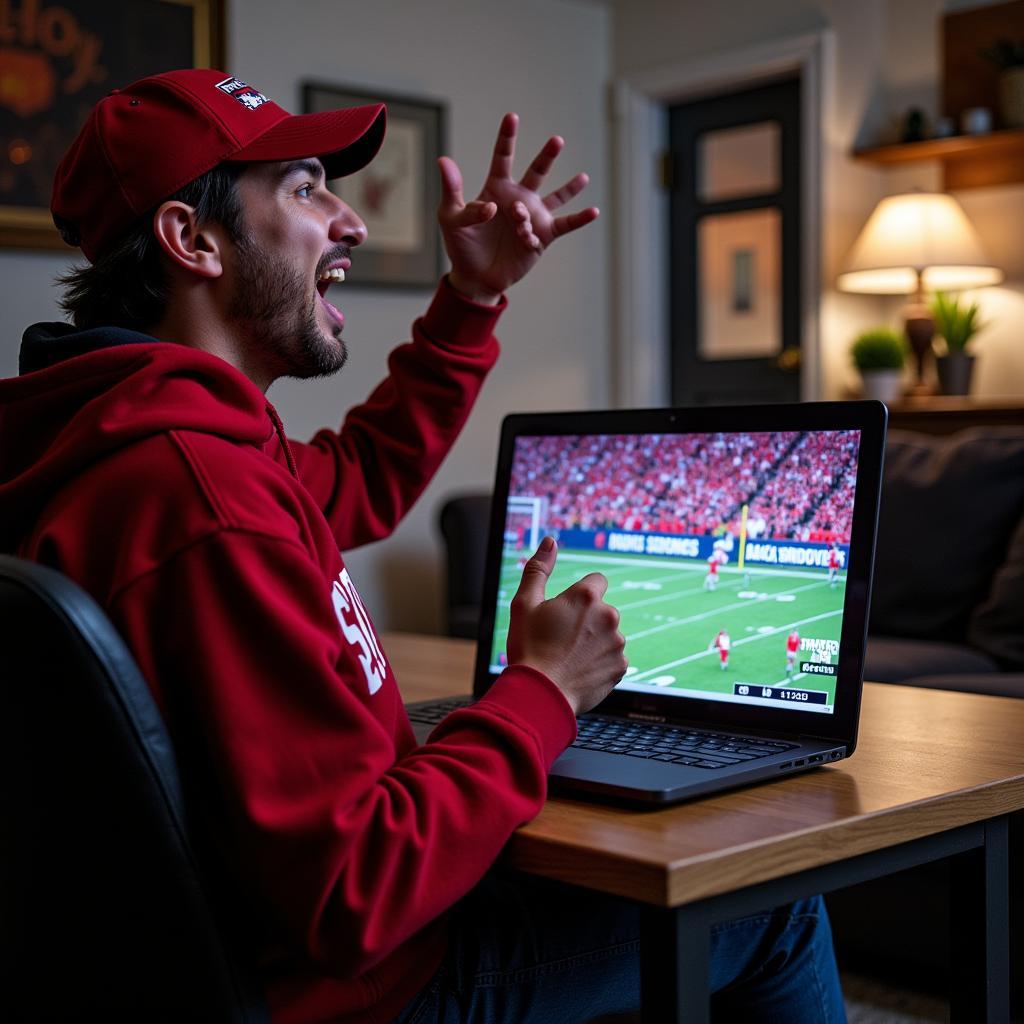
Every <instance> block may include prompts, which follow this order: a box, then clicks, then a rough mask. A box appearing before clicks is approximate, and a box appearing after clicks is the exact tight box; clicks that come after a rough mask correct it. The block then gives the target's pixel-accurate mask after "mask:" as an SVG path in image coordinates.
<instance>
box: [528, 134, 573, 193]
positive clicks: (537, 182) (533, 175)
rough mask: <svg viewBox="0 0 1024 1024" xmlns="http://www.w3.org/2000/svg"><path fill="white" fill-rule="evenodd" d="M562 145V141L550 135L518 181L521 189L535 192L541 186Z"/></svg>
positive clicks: (563, 141) (556, 136)
mask: <svg viewBox="0 0 1024 1024" xmlns="http://www.w3.org/2000/svg"><path fill="white" fill-rule="evenodd" d="M564 145H565V140H564V139H562V138H560V137H559V136H558V135H552V136H551V138H550V139H548V141H547V142H545V143H544V146H543V147H542V149H541V151H540V152H539V153H538V154H537V155H536V156H535V157H534V158H533V163H531V164H530V166H529V167H527V169H526V173H525V174H524V175H523V178H522V181H520V182H519V184H520V185H522V186H523V188H526V189H529V190H530V191H531V192H536V191H537V189H539V188H540V186H541V185H542V184H543V182H544V179H545V178H546V177H547V176H548V172H549V171H550V170H551V165H552V164H553V163H554V162H555V159H556V157H557V156H558V154H559V153H561V152H562V147H563V146H564Z"/></svg>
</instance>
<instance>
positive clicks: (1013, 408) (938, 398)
mask: <svg viewBox="0 0 1024 1024" xmlns="http://www.w3.org/2000/svg"><path fill="white" fill-rule="evenodd" d="M889 426H890V427H892V428H894V429H897V430H918V431H921V432H922V433H925V434H952V433H954V432H955V431H957V430H965V429H967V428H968V427H1022V426H1024V401H1022V400H1019V399H1013V398H988V399H985V398H967V397H963V398H961V397H956V396H950V395H931V396H928V397H925V398H909V397H908V398H904V399H903V400H902V401H900V402H897V403H895V404H893V405H891V406H890V407H889Z"/></svg>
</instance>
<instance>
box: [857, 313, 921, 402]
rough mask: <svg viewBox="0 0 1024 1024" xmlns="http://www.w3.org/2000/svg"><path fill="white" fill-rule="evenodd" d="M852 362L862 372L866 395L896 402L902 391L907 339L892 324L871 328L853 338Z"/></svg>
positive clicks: (881, 400)
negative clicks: (890, 325)
mask: <svg viewBox="0 0 1024 1024" xmlns="http://www.w3.org/2000/svg"><path fill="white" fill-rule="evenodd" d="M850 354H851V355H852V356H853V365H854V366H856V367H857V370H858V371H859V372H860V377H861V380H862V381H863V384H864V389H863V392H864V397H865V398H874V399H877V400H878V401H880V402H894V401H895V400H896V399H897V398H899V396H900V393H901V392H902V390H903V365H904V363H905V362H906V359H907V342H906V339H905V338H904V336H903V335H902V334H901V333H900V332H899V331H897V330H894V329H893V328H892V327H872V328H871V329H870V330H867V331H863V332H862V333H861V334H858V335H857V337H856V338H854V341H853V345H852V346H851V347H850Z"/></svg>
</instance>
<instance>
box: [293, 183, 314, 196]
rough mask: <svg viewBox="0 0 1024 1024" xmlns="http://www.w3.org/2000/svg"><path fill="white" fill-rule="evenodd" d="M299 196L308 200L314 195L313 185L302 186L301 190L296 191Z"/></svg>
mask: <svg viewBox="0 0 1024 1024" xmlns="http://www.w3.org/2000/svg"><path fill="white" fill-rule="evenodd" d="M295 194H296V195H297V196H301V197H302V198H303V199H308V198H309V197H310V196H311V195H312V194H313V186H312V185H302V186H301V187H300V188H298V189H296V190H295Z"/></svg>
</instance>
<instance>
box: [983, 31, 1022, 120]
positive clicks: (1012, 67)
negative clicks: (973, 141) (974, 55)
mask: <svg viewBox="0 0 1024 1024" xmlns="http://www.w3.org/2000/svg"><path fill="white" fill-rule="evenodd" d="M982 54H983V55H984V56H985V57H987V58H988V59H989V60H990V61H991V62H992V63H993V64H995V66H996V67H997V68H998V69H999V113H1000V115H1001V117H1002V121H1003V125H1004V126H1005V127H1006V128H1024V39H1016V40H1014V39H998V40H996V42H995V43H993V45H992V46H990V47H988V49H986V50H982Z"/></svg>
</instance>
